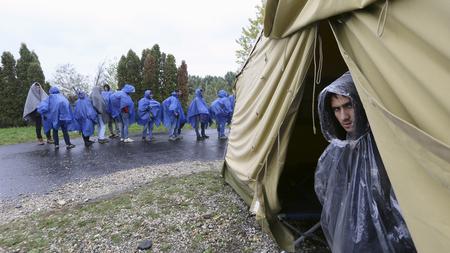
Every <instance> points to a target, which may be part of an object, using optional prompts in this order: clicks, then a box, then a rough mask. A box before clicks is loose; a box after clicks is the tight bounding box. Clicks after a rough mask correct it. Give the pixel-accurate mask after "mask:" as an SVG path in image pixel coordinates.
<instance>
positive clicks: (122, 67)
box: [117, 55, 127, 90]
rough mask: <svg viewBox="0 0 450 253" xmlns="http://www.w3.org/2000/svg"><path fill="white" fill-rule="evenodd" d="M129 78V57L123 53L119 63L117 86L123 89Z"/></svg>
mask: <svg viewBox="0 0 450 253" xmlns="http://www.w3.org/2000/svg"><path fill="white" fill-rule="evenodd" d="M126 79H127V58H125V56H123V55H122V57H120V60H119V63H118V64H117V88H118V89H119V90H120V89H122V87H123V85H124V84H125V83H126Z"/></svg>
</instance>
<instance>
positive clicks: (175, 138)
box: [169, 135, 177, 141]
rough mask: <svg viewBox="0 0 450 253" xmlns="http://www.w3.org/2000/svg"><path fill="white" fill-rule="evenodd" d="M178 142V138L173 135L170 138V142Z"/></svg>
mask: <svg viewBox="0 0 450 253" xmlns="http://www.w3.org/2000/svg"><path fill="white" fill-rule="evenodd" d="M176 140H177V137H176V136H173V135H171V136H170V137H169V141H176Z"/></svg>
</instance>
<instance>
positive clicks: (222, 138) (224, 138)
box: [219, 135, 228, 140]
mask: <svg viewBox="0 0 450 253" xmlns="http://www.w3.org/2000/svg"><path fill="white" fill-rule="evenodd" d="M226 139H228V137H226V136H225V135H223V136H220V137H219V140H226Z"/></svg>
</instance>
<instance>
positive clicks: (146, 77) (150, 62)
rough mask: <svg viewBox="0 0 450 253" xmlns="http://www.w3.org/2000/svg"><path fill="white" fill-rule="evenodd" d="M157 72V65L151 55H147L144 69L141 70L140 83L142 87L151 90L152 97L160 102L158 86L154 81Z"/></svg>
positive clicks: (155, 80)
mask: <svg viewBox="0 0 450 253" xmlns="http://www.w3.org/2000/svg"><path fill="white" fill-rule="evenodd" d="M157 72H159V68H158V64H156V61H155V58H154V57H153V56H152V55H151V54H147V55H146V57H145V60H144V68H143V70H142V83H143V85H144V87H145V88H146V89H147V88H148V89H150V90H152V92H153V97H154V98H155V99H156V100H158V101H161V99H162V97H161V93H160V92H159V85H158V81H157V79H156V77H157Z"/></svg>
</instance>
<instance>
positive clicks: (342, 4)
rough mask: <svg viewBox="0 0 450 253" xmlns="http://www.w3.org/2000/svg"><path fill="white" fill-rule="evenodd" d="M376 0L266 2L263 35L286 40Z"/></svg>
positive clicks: (281, 0) (273, 0)
mask: <svg viewBox="0 0 450 253" xmlns="http://www.w3.org/2000/svg"><path fill="white" fill-rule="evenodd" d="M375 1H376V0H333V1H330V0H310V1H286V0H284V1H283V0H272V1H271V0H268V1H267V3H266V9H265V13H264V14H265V16H264V35H266V36H269V35H270V37H271V38H286V37H288V36H290V35H291V34H292V33H294V32H297V31H298V30H300V29H302V28H303V27H306V26H308V25H310V24H313V23H314V22H317V21H319V20H322V19H327V18H329V17H331V16H335V15H338V14H341V13H344V12H348V11H353V10H357V9H362V8H364V7H366V6H367V5H369V4H370V3H373V2H375Z"/></svg>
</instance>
